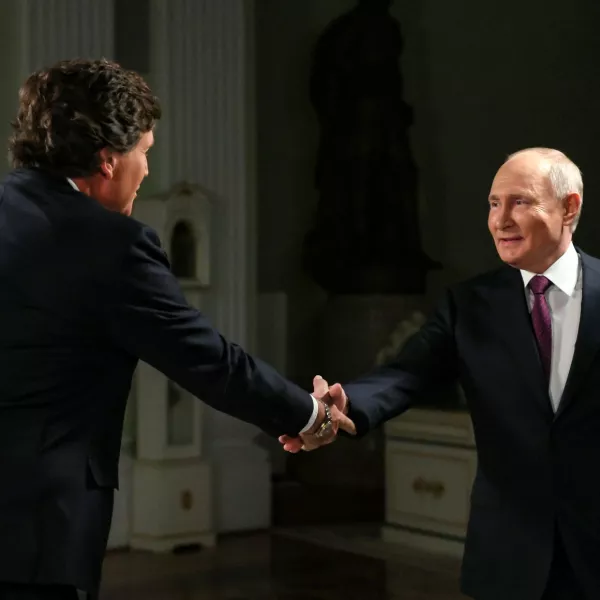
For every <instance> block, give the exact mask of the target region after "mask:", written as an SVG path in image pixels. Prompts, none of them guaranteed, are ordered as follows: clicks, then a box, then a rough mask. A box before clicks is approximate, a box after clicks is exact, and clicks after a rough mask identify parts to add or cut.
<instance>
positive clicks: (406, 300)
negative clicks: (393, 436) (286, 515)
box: [288, 295, 426, 521]
mask: <svg viewBox="0 0 600 600" xmlns="http://www.w3.org/2000/svg"><path fill="white" fill-rule="evenodd" d="M424 305H425V298H424V297H423V296H419V295H414V296H413V295H410V296H409V295H339V296H332V297H331V298H330V299H329V301H328V302H327V304H326V306H325V309H324V311H323V314H322V318H321V320H320V324H319V326H318V329H317V333H318V337H317V338H316V339H315V344H314V346H315V352H319V353H320V356H321V360H320V361H319V364H320V365H321V366H320V367H319V368H320V369H321V370H320V372H319V373H318V374H319V375H321V376H323V377H324V378H325V379H326V380H327V381H328V382H329V384H333V383H336V382H339V383H342V384H344V383H345V382H348V381H350V380H352V379H355V378H356V377H358V376H360V375H362V374H364V373H367V372H369V371H370V370H371V369H373V368H374V366H375V361H376V357H377V354H378V353H379V351H380V350H381V349H382V348H383V347H384V346H386V345H387V344H388V343H389V338H390V335H391V333H392V332H393V331H394V329H395V328H396V326H397V325H398V323H400V322H401V321H403V320H405V319H407V318H410V317H411V315H412V314H413V313H414V312H415V311H423V310H426V308H425V306H424ZM315 374H317V373H315ZM288 471H289V473H290V475H292V476H293V477H294V478H295V479H296V480H298V481H300V482H301V483H302V484H303V485H307V486H313V487H316V488H318V487H327V488H335V489H337V490H339V494H340V496H341V497H342V496H343V497H345V500H343V501H344V502H347V501H348V497H349V496H348V494H354V495H357V496H360V497H361V498H362V505H359V506H357V508H356V510H355V512H354V513H353V514H351V515H348V517H349V518H350V519H355V520H373V521H377V520H383V509H384V490H385V471H384V435H383V431H382V430H381V429H379V430H375V431H373V432H371V433H369V434H368V435H366V436H365V437H364V438H362V439H361V440H353V439H348V438H345V437H341V436H340V437H339V438H338V440H337V441H336V442H335V443H334V444H332V445H330V446H328V447H327V448H324V449H322V450H319V451H318V452H311V453H301V454H299V455H297V456H294V457H291V458H290V460H289V465H288Z"/></svg>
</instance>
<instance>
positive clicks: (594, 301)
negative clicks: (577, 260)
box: [556, 252, 600, 417]
mask: <svg viewBox="0 0 600 600" xmlns="http://www.w3.org/2000/svg"><path fill="white" fill-rule="evenodd" d="M579 254H580V256H581V264H582V269H583V277H582V298H581V317H580V320H579V331H578V334H577V341H576V342H575V351H574V353H573V361H572V363H571V369H570V370H569V376H568V378H567V383H566V385H565V389H564V391H563V395H562V398H561V400H560V404H559V406H558V410H557V412H556V416H557V417H558V416H560V414H561V413H562V412H563V411H564V410H565V408H566V407H567V406H568V405H570V404H571V403H572V402H573V398H574V397H575V394H576V392H577V389H578V387H579V385H580V384H581V382H582V381H583V380H584V378H585V375H586V372H587V370H588V369H589V367H590V365H591V363H592V360H593V358H594V356H595V355H596V353H597V352H598V350H599V349H600V272H599V271H598V261H597V260H596V259H593V258H591V257H590V256H588V255H587V254H584V253H583V252H579Z"/></svg>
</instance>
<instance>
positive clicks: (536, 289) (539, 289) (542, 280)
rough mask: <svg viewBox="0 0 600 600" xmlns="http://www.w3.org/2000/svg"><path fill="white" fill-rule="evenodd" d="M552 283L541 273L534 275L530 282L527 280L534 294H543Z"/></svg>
mask: <svg viewBox="0 0 600 600" xmlns="http://www.w3.org/2000/svg"><path fill="white" fill-rule="evenodd" d="M551 285H552V282H551V281H550V280H549V279H548V278H547V277H544V276H543V275H536V276H535V277H534V278H533V279H532V280H531V281H530V282H529V289H530V290H531V291H532V292H533V293H534V294H545V293H546V290H547V289H548V288H549V287H550V286H551Z"/></svg>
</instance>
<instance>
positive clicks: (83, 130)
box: [9, 59, 161, 177]
mask: <svg viewBox="0 0 600 600" xmlns="http://www.w3.org/2000/svg"><path fill="white" fill-rule="evenodd" d="M160 116H161V108H160V104H159V102H158V99H157V98H156V97H155V96H154V95H153V94H152V91H151V90H150V87H149V86H148V84H147V83H146V82H145V81H144V79H143V78H142V77H141V76H140V75H139V74H138V73H135V72H134V71H129V70H127V69H123V68H122V67H121V66H120V65H118V64H117V63H115V62H111V61H108V60H104V59H101V60H81V59H76V60H65V61H61V62H59V63H57V64H55V65H54V66H52V67H50V68H48V69H42V70H40V71H36V72H35V73H32V74H31V75H30V76H29V77H28V78H27V80H26V81H25V83H24V84H23V86H22V87H21V89H20V91H19V110H18V113H17V118H16V120H15V121H14V122H13V123H12V127H13V130H14V132H13V134H12V136H11V137H10V140H9V151H10V157H11V162H12V165H13V167H40V168H43V169H47V170H50V171H52V172H54V173H57V174H60V175H63V176H65V177H86V176H89V175H92V174H93V173H96V172H97V171H98V170H99V165H100V159H99V152H100V150H102V149H103V148H109V149H111V150H113V151H115V152H119V153H123V154H124V153H126V152H129V151H130V150H132V149H133V148H134V147H135V146H136V144H137V143H138V141H139V140H140V138H141V136H142V135H143V134H144V133H147V132H148V131H150V130H152V129H153V128H154V125H155V123H156V121H157V120H158V119H160Z"/></svg>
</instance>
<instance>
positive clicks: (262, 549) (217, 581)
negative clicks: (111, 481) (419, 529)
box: [100, 532, 464, 600]
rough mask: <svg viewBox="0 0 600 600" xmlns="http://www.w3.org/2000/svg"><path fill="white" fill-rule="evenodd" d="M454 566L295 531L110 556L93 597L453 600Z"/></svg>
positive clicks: (134, 599) (113, 599)
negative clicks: (195, 548)
mask: <svg viewBox="0 0 600 600" xmlns="http://www.w3.org/2000/svg"><path fill="white" fill-rule="evenodd" d="M463 598H464V596H462V595H460V594H459V593H458V563H457V562H456V561H446V560H442V561H440V560H439V559H433V558H431V559H430V557H428V556H427V555H419V554H416V553H414V552H410V553H406V552H404V553H403V552H387V553H386V551H385V550H383V551H378V552H370V551H368V550H367V551H366V552H362V550H358V551H357V550H356V548H355V547H353V546H352V545H351V544H350V543H349V546H348V549H341V548H339V547H337V548H336V547H333V546H329V547H328V546H327V545H323V544H315V543H313V542H310V541H306V539H301V536H300V537H298V536H296V537H295V536H293V535H291V536H290V535H286V533H285V532H280V533H258V534H252V535H244V536H236V537H229V538H227V537H225V538H223V539H221V540H219V542H218V545H217V546H216V547H215V548H214V549H202V550H200V551H199V552H195V553H189V554H175V555H174V554H170V555H158V556H157V555H152V554H146V553H140V552H123V553H119V552H117V553H111V554H109V555H108V556H107V559H106V561H105V566H104V586H103V591H102V594H101V596H100V600H141V599H144V600H275V599H278V600H342V599H343V600H354V599H356V600H359V599H361V600H362V599H365V600H383V599H386V600H400V599H402V600H460V599H463Z"/></svg>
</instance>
